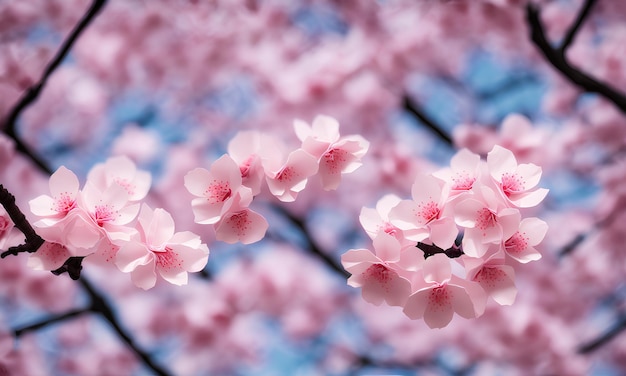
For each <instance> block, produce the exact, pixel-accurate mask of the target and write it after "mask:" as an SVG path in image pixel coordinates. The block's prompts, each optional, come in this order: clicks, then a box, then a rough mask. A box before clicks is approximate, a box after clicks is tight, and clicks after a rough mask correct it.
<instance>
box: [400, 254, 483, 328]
mask: <svg viewBox="0 0 626 376" xmlns="http://www.w3.org/2000/svg"><path fill="white" fill-rule="evenodd" d="M423 276H424V277H423V278H424V282H423V283H418V285H417V286H416V287H414V289H416V290H417V291H415V292H414V293H413V294H411V295H410V296H409V298H408V299H407V301H406V304H405V305H404V309H403V312H404V313H405V314H406V315H407V316H408V317H409V318H411V319H419V318H422V317H423V318H424V322H425V323H426V325H428V326H429V327H430V328H443V327H445V326H446V325H448V324H449V323H450V321H451V320H452V317H453V315H454V313H456V314H458V315H460V316H462V317H464V318H467V319H469V318H475V317H478V316H480V315H482V314H483V312H484V310H485V301H486V295H485V292H484V291H483V289H482V288H481V287H480V285H479V284H478V283H476V282H470V281H466V280H464V279H461V278H459V277H457V276H455V275H453V274H452V268H451V266H450V259H449V258H448V257H447V256H446V255H444V254H436V255H433V256H431V257H429V258H428V259H426V261H425V262H424V265H423Z"/></svg>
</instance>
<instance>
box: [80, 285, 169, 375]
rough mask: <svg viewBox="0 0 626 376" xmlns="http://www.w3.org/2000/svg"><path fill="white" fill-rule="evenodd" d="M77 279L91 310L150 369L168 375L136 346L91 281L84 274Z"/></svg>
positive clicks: (158, 373)
mask: <svg viewBox="0 0 626 376" xmlns="http://www.w3.org/2000/svg"><path fill="white" fill-rule="evenodd" d="M78 281H79V282H80V283H81V285H82V286H83V287H84V289H85V291H87V294H88V295H89V297H90V298H91V311H92V312H97V313H99V314H101V315H102V317H103V318H104V319H105V320H106V321H108V322H109V324H110V325H111V327H112V328H113V330H114V331H115V332H116V333H117V335H118V336H119V337H120V338H121V339H122V340H123V341H124V342H125V343H126V345H127V346H128V347H129V348H130V349H131V350H132V351H133V352H134V353H135V354H136V355H137V356H138V357H139V358H140V359H141V361H142V362H143V363H144V364H145V365H146V366H147V367H148V368H150V370H152V371H153V372H154V373H155V374H157V375H170V373H169V372H168V371H166V370H165V369H163V368H162V367H161V366H159V365H158V364H156V363H155V362H154V361H153V360H152V358H151V357H150V355H149V354H148V353H146V352H145V351H143V350H142V349H141V348H140V347H139V346H137V344H136V343H135V341H134V340H133V338H132V337H131V336H130V334H128V333H126V331H125V330H124V329H123V328H122V325H121V324H120V322H119V321H118V319H117V317H116V316H115V314H114V313H113V310H112V309H111V307H110V306H109V304H108V303H107V301H106V300H105V299H104V297H103V296H102V295H100V293H99V292H98V291H97V290H96V289H94V288H93V286H92V285H91V283H90V282H89V281H88V280H86V279H85V277H84V276H83V277H81V278H80V279H79V280H78Z"/></svg>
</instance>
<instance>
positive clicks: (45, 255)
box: [26, 241, 74, 270]
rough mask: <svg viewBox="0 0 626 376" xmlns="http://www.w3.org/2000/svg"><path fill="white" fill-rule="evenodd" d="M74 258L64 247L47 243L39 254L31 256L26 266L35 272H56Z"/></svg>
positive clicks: (39, 250)
mask: <svg viewBox="0 0 626 376" xmlns="http://www.w3.org/2000/svg"><path fill="white" fill-rule="evenodd" d="M72 256H74V255H73V254H72V252H70V251H69V250H68V249H67V247H65V246H64V245H62V244H59V243H52V242H49V241H45V242H44V243H43V244H42V245H41V247H39V249H38V250H37V252H35V253H31V254H30V256H29V257H28V261H27V263H26V265H27V266H28V267H29V268H31V269H33V270H56V269H58V268H60V267H61V266H62V265H63V264H64V263H65V261H67V259H69V258H70V257H72Z"/></svg>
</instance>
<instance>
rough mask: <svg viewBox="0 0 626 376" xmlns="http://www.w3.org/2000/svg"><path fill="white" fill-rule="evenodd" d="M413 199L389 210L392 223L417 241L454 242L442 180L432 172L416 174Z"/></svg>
mask: <svg viewBox="0 0 626 376" xmlns="http://www.w3.org/2000/svg"><path fill="white" fill-rule="evenodd" d="M411 196H412V198H413V199H412V200H403V201H402V202H400V203H399V204H398V205H396V206H395V207H394V208H393V209H392V210H391V211H390V213H389V218H390V220H391V223H392V224H393V225H394V226H396V227H398V228H400V229H401V230H403V231H404V232H405V234H406V238H407V239H410V240H413V241H416V242H420V241H423V240H426V239H430V241H432V242H433V243H434V244H436V245H437V246H439V247H441V248H444V249H446V248H449V247H451V246H452V244H454V240H455V239H456V237H457V235H458V229H457V228H456V225H455V223H454V218H453V217H452V216H450V215H449V214H448V213H447V211H448V210H447V208H448V207H447V206H446V205H445V203H446V200H447V198H448V192H447V190H446V189H445V187H444V186H443V183H442V182H441V180H439V179H437V178H435V177H433V176H432V175H426V176H418V177H417V178H416V179H415V182H414V183H413V186H412V187H411Z"/></svg>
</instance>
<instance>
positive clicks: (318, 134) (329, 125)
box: [294, 115, 369, 190]
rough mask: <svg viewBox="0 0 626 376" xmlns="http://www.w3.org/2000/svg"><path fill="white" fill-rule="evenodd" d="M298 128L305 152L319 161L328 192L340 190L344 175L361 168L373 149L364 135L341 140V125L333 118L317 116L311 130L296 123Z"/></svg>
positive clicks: (295, 126)
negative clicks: (368, 151) (363, 160)
mask: <svg viewBox="0 0 626 376" xmlns="http://www.w3.org/2000/svg"><path fill="white" fill-rule="evenodd" d="M294 128H295V131H296V135H297V136H298V138H299V139H300V140H301V141H302V149H303V150H305V151H307V152H308V153H310V154H311V155H313V156H314V157H316V158H318V160H319V176H320V178H321V179H322V184H323V187H324V189H325V190H333V189H337V187H338V186H339V183H340V181H341V174H344V173H350V172H353V171H354V170H356V169H357V168H359V167H360V166H361V158H362V157H363V156H364V155H365V153H367V150H368V149H369V142H368V141H367V140H365V139H364V138H363V137H362V136H360V135H350V136H345V137H340V134H339V122H337V120H335V119H334V118H331V117H329V116H324V115H319V116H317V117H315V119H314V120H313V124H312V126H311V127H309V125H308V124H306V123H305V122H303V121H301V120H296V121H295V122H294Z"/></svg>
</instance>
